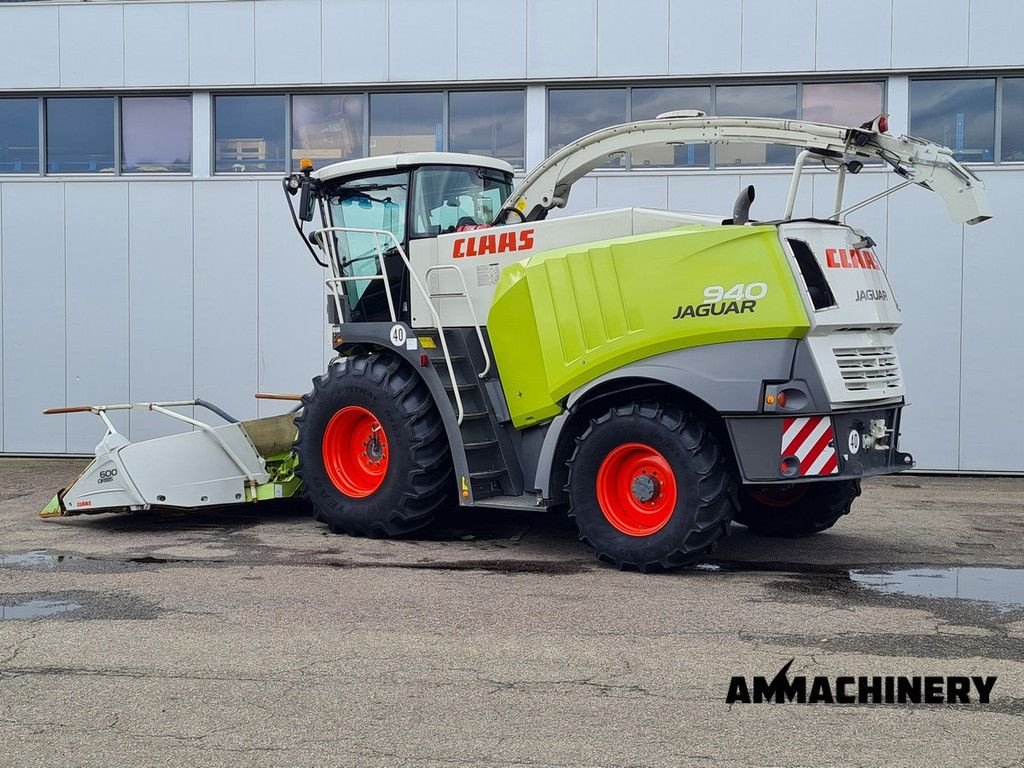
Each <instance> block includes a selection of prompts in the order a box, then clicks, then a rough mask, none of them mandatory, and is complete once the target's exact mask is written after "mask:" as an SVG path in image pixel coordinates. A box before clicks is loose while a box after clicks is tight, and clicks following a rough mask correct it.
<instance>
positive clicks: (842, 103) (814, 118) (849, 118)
mask: <svg viewBox="0 0 1024 768" xmlns="http://www.w3.org/2000/svg"><path fill="white" fill-rule="evenodd" d="M883 99H884V88H883V85H882V83H808V84H806V85H804V92H803V117H802V119H804V120H810V121H811V122H815V123H831V124H832V125H845V126H851V125H860V124H861V123H865V122H867V121H868V120H873V119H874V118H875V117H877V116H878V115H879V113H881V112H882V104H883Z"/></svg>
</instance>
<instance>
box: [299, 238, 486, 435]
mask: <svg viewBox="0 0 1024 768" xmlns="http://www.w3.org/2000/svg"><path fill="white" fill-rule="evenodd" d="M332 232H344V233H354V234H361V235H373V236H374V237H373V242H374V248H375V249H376V256H377V259H378V261H379V262H380V270H381V273H380V274H379V275H369V276H366V277H360V276H356V275H342V274H341V262H340V261H338V255H337V253H336V252H334V249H333V247H332V248H331V249H330V250H328V249H327V248H326V247H325V246H324V243H325V241H327V240H328V239H330V240H332V241H333V238H328V237H327V236H326V234H327V233H332ZM313 234H314V235H315V236H316V238H317V240H318V241H319V242H320V243H321V248H322V249H323V250H324V252H325V253H327V254H328V259H329V260H330V263H331V271H332V272H333V273H334V277H331V278H328V279H327V280H325V281H324V282H325V283H326V284H327V285H328V286H329V287H330V288H331V292H332V293H333V294H334V301H335V306H336V307H337V309H338V322H339V323H342V322H343V321H342V318H343V317H344V316H343V315H342V312H341V298H340V297H339V296H338V291H337V289H336V288H335V287H334V285H335V284H336V283H347V282H353V281H355V280H368V281H369V280H381V279H383V280H384V281H385V283H384V295H385V296H386V297H387V302H388V312H389V313H390V315H391V322H393V323H397V322H398V315H396V314H395V304H394V300H393V299H392V296H391V286H390V285H389V284H388V283H387V272H386V271H385V267H384V252H383V251H382V250H381V238H382V237H383V238H385V242H387V241H390V242H391V243H392V244H393V246H392V247H393V248H394V249H395V250H396V251H398V256H399V257H400V258H401V259H402V264H403V265H404V266H405V269H406V271H407V272H408V273H409V277H410V278H411V279H412V282H413V283H414V284H415V285H416V289H417V290H418V291H419V292H420V295H421V296H422V297H423V298H424V299H425V300H426V302H427V305H428V306H429V307H430V314H431V316H432V317H433V319H434V327H435V328H436V329H437V336H438V339H439V340H440V342H441V351H442V352H443V353H444V362H445V367H446V368H447V369H448V377H449V380H450V381H451V382H452V392H453V393H454V394H455V406H456V413H457V418H458V423H459V425H460V426H461V425H462V419H463V417H464V416H465V415H466V411H465V408H464V407H463V404H462V396H461V395H460V394H459V385H458V382H457V380H456V378H455V368H454V367H453V365H452V356H451V353H450V352H449V351H448V342H447V341H446V340H445V336H444V324H443V323H442V322H441V316H440V315H439V314H438V313H437V308H436V307H434V304H433V302H432V301H431V300H430V294H429V292H428V291H427V289H426V288H424V287H423V283H422V282H421V281H420V279H419V277H418V276H417V275H416V273H415V272H413V270H412V264H411V263H410V262H409V257H408V256H407V255H406V253H405V249H404V248H403V247H402V244H401V243H400V242H398V238H397V237H395V235H394V233H393V232H389V231H388V230H386V229H362V228H358V227H321V228H320V229H314V230H313Z"/></svg>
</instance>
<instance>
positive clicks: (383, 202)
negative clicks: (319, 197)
mask: <svg viewBox="0 0 1024 768" xmlns="http://www.w3.org/2000/svg"><path fill="white" fill-rule="evenodd" d="M408 193H409V174H408V173H391V174H387V175H384V176H365V177H363V178H361V179H352V180H350V181H346V182H344V183H343V184H340V185H339V186H337V187H335V188H333V189H331V190H330V195H329V197H328V202H329V204H330V209H331V221H332V225H333V226H335V227H351V228H353V229H373V230H378V231H379V230H384V231H386V232H390V233H391V234H393V235H394V236H395V239H396V240H397V241H398V242H399V243H401V242H403V241H404V240H405V210H406V204H407V201H408ZM378 242H379V243H380V249H381V251H383V252H386V251H387V250H388V249H389V248H391V247H392V246H393V245H394V243H393V242H390V241H389V240H387V239H386V238H384V237H381V236H376V237H375V236H374V235H372V234H369V233H366V232H345V233H343V234H340V235H339V236H337V237H335V239H334V243H335V247H336V248H337V250H338V261H339V262H340V265H341V272H342V274H343V275H346V276H351V275H355V276H359V277H372V276H374V275H379V274H380V262H379V260H378V257H377V243H378ZM369 285H370V282H369V281H364V280H354V281H352V282H349V283H346V284H345V291H346V293H347V294H348V300H349V306H350V307H355V306H356V305H357V303H358V302H359V300H360V299H361V298H362V296H363V293H364V292H365V291H366V289H367V288H368V287H369Z"/></svg>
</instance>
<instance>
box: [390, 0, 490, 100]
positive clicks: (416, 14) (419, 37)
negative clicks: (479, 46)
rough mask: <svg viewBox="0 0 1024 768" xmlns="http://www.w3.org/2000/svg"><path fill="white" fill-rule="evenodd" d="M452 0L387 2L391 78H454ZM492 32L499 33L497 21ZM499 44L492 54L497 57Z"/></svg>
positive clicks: (399, 0)
mask: <svg viewBox="0 0 1024 768" xmlns="http://www.w3.org/2000/svg"><path fill="white" fill-rule="evenodd" d="M455 5H456V4H455V0H389V1H388V30H389V33H390V38H389V44H388V74H389V75H390V78H391V80H392V81H410V82H411V81H427V80H454V79H455V76H456V55H457V54H456V50H455V48H456V46H455V45H454V43H453V41H454V40H456V38H457V36H456V28H457V26H458V13H457V11H456V7H455ZM495 21H496V26H495V28H494V31H493V35H494V38H495V40H497V39H498V38H499V36H500V35H501V27H500V22H498V21H497V19H496V20H495ZM502 50H503V46H502V45H501V44H496V45H495V46H494V52H493V54H492V55H494V56H500V55H501V52H502Z"/></svg>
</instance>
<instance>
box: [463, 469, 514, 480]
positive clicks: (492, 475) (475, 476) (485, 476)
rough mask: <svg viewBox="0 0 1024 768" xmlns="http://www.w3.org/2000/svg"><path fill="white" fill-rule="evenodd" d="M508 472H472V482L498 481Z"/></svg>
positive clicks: (470, 475) (484, 470)
mask: <svg viewBox="0 0 1024 768" xmlns="http://www.w3.org/2000/svg"><path fill="white" fill-rule="evenodd" d="M507 471H508V470H506V469H482V470H480V471H478V472H470V473H469V479H470V480H497V479H498V478H499V477H501V476H502V475H504V474H505V473H506V472H507Z"/></svg>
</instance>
